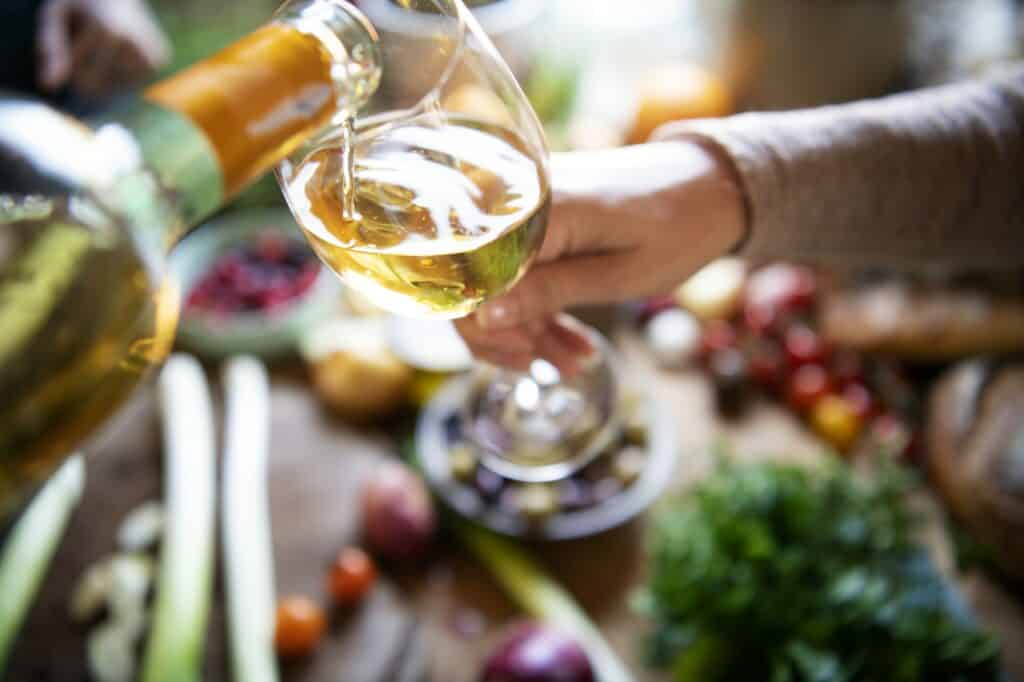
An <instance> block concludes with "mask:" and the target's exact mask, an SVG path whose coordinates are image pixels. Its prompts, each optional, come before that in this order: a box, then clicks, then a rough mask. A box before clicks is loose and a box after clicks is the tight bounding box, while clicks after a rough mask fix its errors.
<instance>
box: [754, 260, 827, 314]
mask: <svg viewBox="0 0 1024 682" xmlns="http://www.w3.org/2000/svg"><path fill="white" fill-rule="evenodd" d="M816 291H817V282H816V280H815V276H814V271H813V270H811V269H810V268H806V267H802V266H799V265H789V264H786V263H776V264H774V265H769V266H767V267H764V268H761V269H760V270H758V271H757V272H755V273H754V274H753V275H751V277H750V279H749V281H748V282H747V292H746V294H747V295H746V305H745V306H744V307H747V306H765V305H768V306H773V307H774V308H776V309H777V310H780V311H781V310H803V309H806V308H809V307H810V306H811V304H812V303H813V302H814V295H815V292H816Z"/></svg>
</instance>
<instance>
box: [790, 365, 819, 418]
mask: <svg viewBox="0 0 1024 682" xmlns="http://www.w3.org/2000/svg"><path fill="white" fill-rule="evenodd" d="M829 388H830V386H829V380H828V373H827V372H826V371H825V368H824V367H822V366H821V365H804V366H802V367H799V368H797V370H796V371H795V372H793V374H791V375H790V377H789V385H788V387H787V391H786V396H787V398H788V399H789V404H790V405H792V406H793V408H794V409H796V410H797V411H799V412H804V411H806V410H809V409H811V408H812V407H814V404H815V403H817V402H818V400H820V399H821V398H822V397H823V396H824V395H825V394H827V393H828V392H829Z"/></svg>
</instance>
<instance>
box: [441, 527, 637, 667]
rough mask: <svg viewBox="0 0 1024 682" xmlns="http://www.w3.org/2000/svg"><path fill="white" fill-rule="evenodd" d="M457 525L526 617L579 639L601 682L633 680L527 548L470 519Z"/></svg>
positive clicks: (574, 603) (458, 530)
mask: <svg viewBox="0 0 1024 682" xmlns="http://www.w3.org/2000/svg"><path fill="white" fill-rule="evenodd" d="M452 524H453V525H454V527H455V529H456V532H457V533H458V535H459V537H460V538H461V539H462V541H463V542H464V543H465V544H466V545H468V546H469V548H470V549H472V550H473V552H474V553H475V554H476V555H477V558H479V559H480V560H481V561H482V562H483V563H484V564H485V565H486V566H487V567H488V568H490V570H491V572H492V573H494V575H495V577H496V578H497V579H498V581H499V582H500V583H501V584H502V586H503V587H504V588H505V590H506V591H508V593H509V594H510V595H511V596H512V597H513V598H514V599H515V600H516V601H518V602H519V605H520V606H522V608H523V609H524V610H525V611H526V612H527V613H529V614H530V615H532V616H533V617H535V618H537V619H539V620H542V621H544V622H545V623H550V624H551V625H554V626H555V627H558V628H560V629H562V630H563V631H564V632H565V633H566V634H569V635H572V636H574V637H575V638H576V639H577V640H578V641H579V643H580V644H581V645H582V646H583V648H584V649H585V650H586V652H587V655H588V656H589V657H590V662H591V664H592V665H593V666H594V672H595V674H596V675H597V679H598V680H599V681H600V682H632V680H633V676H632V675H631V674H630V673H629V671H628V670H626V668H625V666H624V665H623V663H622V661H621V660H619V657H618V656H617V655H616V653H615V652H614V651H613V650H612V648H611V646H609V644H608V642H607V641H606V640H605V639H604V637H603V636H602V635H601V632H600V631H599V630H598V629H597V627H596V626H595V625H594V624H593V622H591V620H590V618H589V617H588V616H587V614H586V613H585V612H584V611H583V609H582V608H581V607H580V605H579V604H577V603H576V600H574V599H573V598H572V595H570V594H569V593H568V592H567V591H566V590H565V588H563V587H562V586H561V585H559V584H558V583H557V582H555V580H554V579H553V578H551V577H550V576H548V575H547V574H545V573H544V570H543V569H542V568H541V567H540V566H538V565H537V563H536V561H535V560H534V559H533V558H532V557H531V556H530V555H529V554H528V553H527V552H526V551H525V550H523V549H522V548H521V547H519V546H518V545H516V544H515V543H513V542H511V541H509V540H506V539H504V538H501V537H498V536H497V535H495V534H494V533H492V532H490V531H488V530H484V529H483V528H480V527H479V526H474V525H472V524H470V523H467V522H465V521H461V520H453V521H452Z"/></svg>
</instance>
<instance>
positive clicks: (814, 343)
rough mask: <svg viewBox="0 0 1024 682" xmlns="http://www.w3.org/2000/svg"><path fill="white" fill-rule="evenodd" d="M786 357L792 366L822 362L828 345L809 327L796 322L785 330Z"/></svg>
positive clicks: (826, 355) (826, 353)
mask: <svg viewBox="0 0 1024 682" xmlns="http://www.w3.org/2000/svg"><path fill="white" fill-rule="evenodd" d="M785 348H786V359H787V360H789V364H790V366H792V367H800V366H801V365H808V364H816V365H820V364H824V362H825V360H826V359H827V357H828V345H827V344H826V343H825V341H824V340H822V338H821V337H820V336H819V335H818V334H817V332H815V331H814V330H813V329H811V328H810V327H807V326H805V325H802V324H796V325H793V326H792V327H790V328H789V329H787V330H786V340H785Z"/></svg>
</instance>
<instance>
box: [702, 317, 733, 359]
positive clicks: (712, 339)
mask: <svg viewBox="0 0 1024 682" xmlns="http://www.w3.org/2000/svg"><path fill="white" fill-rule="evenodd" d="M700 346H701V355H703V356H704V357H710V356H711V355H712V354H714V353H715V352H717V351H720V350H726V349H728V348H734V347H735V346H736V329H735V328H734V327H733V326H732V325H731V324H729V323H728V322H726V321H725V320H711V321H710V322H708V323H707V324H706V325H704V334H703V335H702V337H701V344H700Z"/></svg>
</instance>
